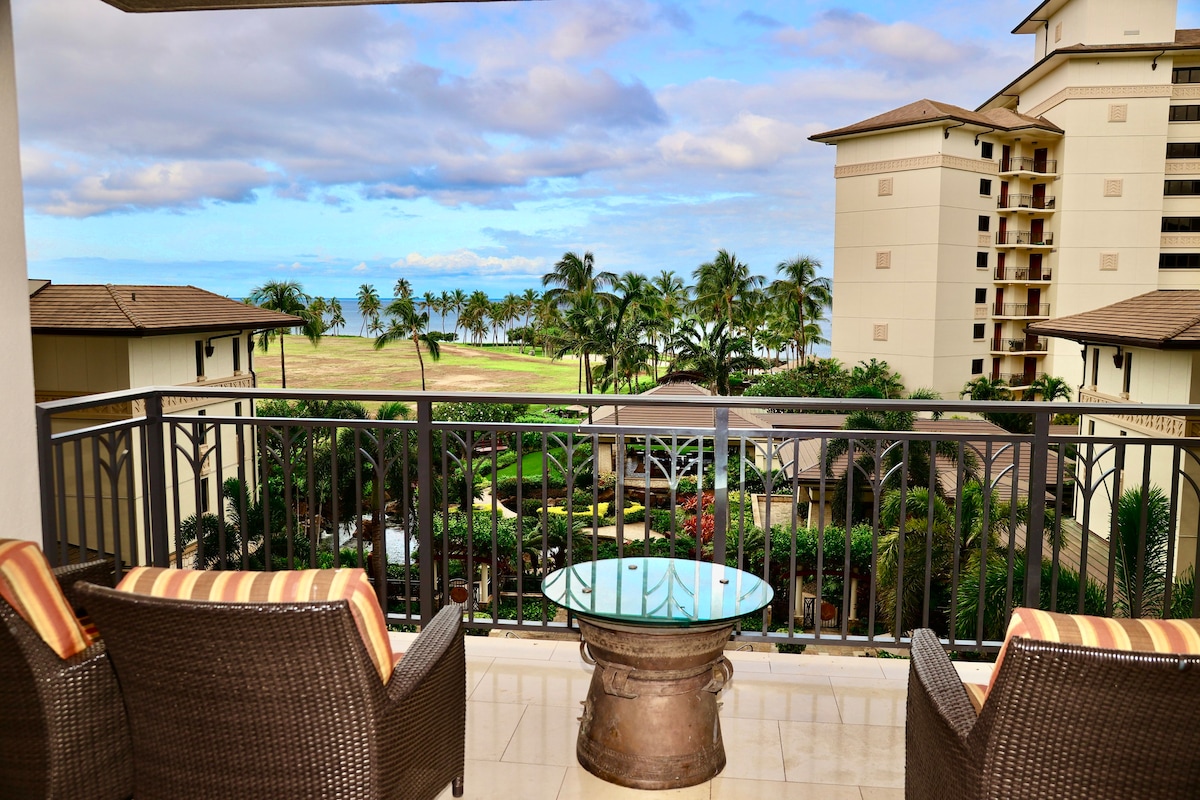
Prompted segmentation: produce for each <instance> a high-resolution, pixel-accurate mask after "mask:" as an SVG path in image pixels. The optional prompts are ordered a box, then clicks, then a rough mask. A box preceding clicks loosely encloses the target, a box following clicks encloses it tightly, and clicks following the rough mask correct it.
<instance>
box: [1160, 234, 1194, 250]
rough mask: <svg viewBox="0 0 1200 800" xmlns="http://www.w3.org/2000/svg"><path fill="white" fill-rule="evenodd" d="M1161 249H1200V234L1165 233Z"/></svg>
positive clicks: (1161, 241)
mask: <svg viewBox="0 0 1200 800" xmlns="http://www.w3.org/2000/svg"><path fill="white" fill-rule="evenodd" d="M1159 247H1200V233H1191V234H1188V233H1164V234H1163V235H1162V239H1161V240H1160V241H1159Z"/></svg>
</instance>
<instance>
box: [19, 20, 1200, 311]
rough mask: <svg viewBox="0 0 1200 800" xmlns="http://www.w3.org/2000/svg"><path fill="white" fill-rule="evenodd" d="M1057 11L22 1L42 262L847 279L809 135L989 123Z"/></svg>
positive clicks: (498, 288) (263, 270) (90, 268)
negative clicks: (861, 125) (939, 121)
mask: <svg viewBox="0 0 1200 800" xmlns="http://www.w3.org/2000/svg"><path fill="white" fill-rule="evenodd" d="M1036 6H1037V0H988V2H987V3H976V2H970V3H968V2H965V1H964V0H925V2H922V3H913V2H911V0H844V1H843V2H825V1H824V0H755V2H750V0H690V1H689V2H682V1H681V2H670V1H668V0H544V1H543V2H486V3H447V4H420V5H392V6H356V7H348V8H310V9H288V10H264V11H250V12H227V11H219V12H199V13H179V14H155V15H130V14H124V13H122V12H119V11H117V10H116V9H114V8H112V7H111V6H108V5H106V4H104V3H102V2H100V1H99V0H54V2H45V1H44V0H13V24H14V37H15V44H16V50H17V87H18V106H19V114H20V123H21V162H22V169H23V175H24V189H25V197H24V200H25V209H26V214H25V222H26V239H27V248H28V259H29V274H30V277H36V278H49V279H51V280H53V281H55V282H56V283H163V284H192V285H196V286H200V287H202V288H205V289H209V290H211V291H215V292H218V293H220V294H225V295H229V296H232V297H243V296H245V295H247V294H249V293H250V291H251V290H252V289H253V287H255V286H257V285H259V284H261V283H263V282H265V281H269V280H294V281H298V282H300V283H301V284H302V285H303V287H304V289H305V290H306V291H307V292H308V293H310V294H315V295H321V296H325V297H329V296H337V297H352V296H354V294H355V293H356V291H357V288H358V286H359V285H360V284H363V283H371V284H374V285H375V286H376V287H377V288H378V289H379V290H380V291H381V292H382V293H384V294H385V295H387V294H390V292H391V287H392V286H393V285H394V283H395V281H396V279H397V278H398V277H401V276H403V277H405V278H407V279H408V280H409V281H410V282H411V283H412V285H413V288H414V289H415V291H416V292H417V293H418V294H422V293H424V292H426V291H434V292H439V291H442V290H448V289H454V288H462V289H464V290H466V291H468V292H469V291H474V290H476V289H483V290H484V291H486V292H487V293H488V294H489V296H492V297H499V296H502V295H503V294H505V293H508V292H520V291H522V290H523V289H525V288H526V287H531V286H532V287H537V286H539V285H540V278H541V276H542V275H543V274H544V273H545V272H547V271H548V270H549V269H550V268H551V267H552V266H553V264H554V263H555V262H556V261H557V260H558V259H559V258H561V256H562V254H563V253H565V252H566V251H575V252H577V253H582V252H584V251H591V252H593V253H594V254H595V259H596V264H597V266H598V268H600V269H605V270H611V271H614V272H617V273H624V272H627V271H634V272H641V273H645V274H649V275H655V274H658V273H659V272H660V271H662V270H664V269H667V270H674V271H675V272H676V273H678V274H680V275H681V276H688V277H690V275H691V273H692V272H693V270H694V269H695V268H696V267H697V266H698V265H699V264H701V263H703V262H705V261H708V260H711V259H712V257H713V256H714V255H715V254H716V252H717V250H718V249H720V248H724V249H726V250H729V251H731V252H733V253H735V254H736V255H737V257H738V258H739V259H740V260H741V261H743V262H745V263H747V264H748V265H749V266H750V268H751V270H752V271H753V272H755V273H758V274H763V275H768V276H770V275H773V274H774V273H775V266H776V265H777V264H778V263H780V262H781V261H785V260H787V259H791V258H793V257H796V256H798V255H808V256H814V257H816V258H818V259H819V260H821V261H822V262H823V264H824V265H825V267H826V272H827V273H828V272H830V271H831V268H832V264H833V222H834V219H833V216H834V214H833V193H834V179H833V163H834V153H835V150H834V148H832V147H828V146H825V145H822V144H817V143H814V142H810V141H808V137H809V136H811V135H813V134H815V133H819V132H822V131H825V130H830V129H833V128H837V127H841V126H843V125H848V124H850V123H853V122H857V121H859V120H862V119H866V118H868V117H871V116H874V115H876V114H879V113H882V112H884V111H887V110H889V109H892V108H896V107H899V106H902V105H905V104H907V103H910V102H912V101H914V100H918V99H921V98H929V99H932V100H939V101H943V102H949V103H954V104H957V105H961V106H965V107H967V108H975V107H976V106H977V105H978V104H979V103H982V102H983V101H984V100H986V99H988V98H989V97H990V96H991V95H992V94H993V93H994V92H996V91H998V90H999V89H1001V88H1002V87H1003V86H1004V85H1005V84H1007V83H1008V82H1009V81H1010V80H1012V79H1013V78H1014V77H1016V76H1017V75H1018V74H1020V73H1021V72H1022V71H1024V70H1025V69H1026V68H1027V67H1028V66H1030V65H1031V64H1032V63H1033V56H1034V53H1033V37H1030V36H1016V35H1012V34H1010V33H1009V31H1011V30H1012V28H1013V27H1014V26H1015V25H1016V24H1017V23H1018V22H1020V21H1021V20H1022V19H1023V18H1024V17H1025V16H1026V15H1027V14H1028V13H1029V12H1030V11H1032V10H1033V9H1034V8H1035V7H1036ZM1178 25H1179V27H1181V28H1188V27H1200V0H1180V3H1179V22H1178ZM835 292H836V286H835Z"/></svg>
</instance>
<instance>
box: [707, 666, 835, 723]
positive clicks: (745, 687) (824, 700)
mask: <svg viewBox="0 0 1200 800" xmlns="http://www.w3.org/2000/svg"><path fill="white" fill-rule="evenodd" d="M829 680H830V679H829V678H826V677H824V676H821V675H775V674H771V673H750V674H748V675H746V674H739V673H735V674H734V678H733V681H732V682H731V683H730V684H729V685H728V687H727V688H726V689H725V690H724V691H722V692H721V696H720V700H721V702H722V703H723V705H722V707H721V718H722V719H725V718H726V717H741V718H746V719H786V720H793V721H795V722H840V721H841V715H840V714H839V712H838V705H837V700H836V698H835V697H834V694H833V687H832V686H831V685H830V682H829Z"/></svg>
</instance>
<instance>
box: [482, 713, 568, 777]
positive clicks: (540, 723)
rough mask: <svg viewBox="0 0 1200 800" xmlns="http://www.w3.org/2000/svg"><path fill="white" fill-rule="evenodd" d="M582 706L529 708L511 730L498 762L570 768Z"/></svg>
mask: <svg viewBox="0 0 1200 800" xmlns="http://www.w3.org/2000/svg"><path fill="white" fill-rule="evenodd" d="M582 713H583V707H582V706H576V707H575V708H563V707H561V706H534V705H531V706H528V707H527V708H526V709H525V713H524V714H522V715H521V722H520V723H519V724H518V725H517V729H516V730H515V731H513V735H512V738H511V739H510V740H509V742H508V747H507V748H505V750H504V755H503V756H501V759H500V760H501V761H505V762H520V763H523V764H547V765H551V766H556V767H571V766H574V765H575V764H576V763H577V762H576V759H575V740H576V739H578V738H579V716H580V715H581V714H582Z"/></svg>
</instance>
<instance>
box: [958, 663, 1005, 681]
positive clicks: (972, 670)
mask: <svg viewBox="0 0 1200 800" xmlns="http://www.w3.org/2000/svg"><path fill="white" fill-rule="evenodd" d="M953 663H954V668H955V669H956V670H958V674H959V676H960V677H961V678H962V679H963V681H965V682H966V683H987V682H988V681H990V680H991V679H992V670H993V669H995V667H996V665H995V664H993V663H990V662H983V661H955V662H953Z"/></svg>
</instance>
